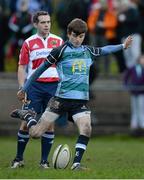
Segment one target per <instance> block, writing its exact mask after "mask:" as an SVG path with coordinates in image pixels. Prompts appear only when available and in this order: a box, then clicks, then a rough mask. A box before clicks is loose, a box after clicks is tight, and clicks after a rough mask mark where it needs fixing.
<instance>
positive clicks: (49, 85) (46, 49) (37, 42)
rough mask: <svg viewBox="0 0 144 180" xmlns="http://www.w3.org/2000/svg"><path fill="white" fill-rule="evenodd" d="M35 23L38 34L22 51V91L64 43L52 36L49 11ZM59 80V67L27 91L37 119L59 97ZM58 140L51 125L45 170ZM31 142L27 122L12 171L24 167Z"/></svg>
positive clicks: (45, 148)
mask: <svg viewBox="0 0 144 180" xmlns="http://www.w3.org/2000/svg"><path fill="white" fill-rule="evenodd" d="M32 20H33V24H34V27H35V28H36V29H37V33H36V34H34V35H32V36H30V37H29V38H28V39H26V40H25V42H24V43H23V46H22V48H21V51H20V56H19V66H18V83H19V88H20V89H21V88H22V87H23V85H24V83H25V81H26V80H27V79H29V77H30V76H31V74H32V73H33V72H34V71H35V70H36V69H37V68H38V67H39V66H40V64H41V63H42V62H43V61H44V60H45V58H46V57H47V56H48V55H49V53H50V51H51V50H52V49H53V48H55V47H58V46H60V45H62V43H63V40H62V39H61V38H60V37H58V36H56V35H54V34H52V33H50V28H51V19H50V16H49V14H48V13H47V12H45V11H38V12H36V13H35V14H34V16H33V19H32ZM58 80H59V77H58V73H57V71H56V68H55V65H53V66H51V67H50V68H49V69H47V70H46V71H45V72H44V73H43V74H42V75H41V76H40V77H39V78H38V79H37V80H36V81H35V82H33V83H32V86H31V87H30V88H29V90H28V92H27V98H28V99H29V100H30V104H29V105H28V107H27V105H26V106H25V105H24V109H25V108H30V109H31V108H33V109H34V110H35V111H36V112H37V119H38V118H39V117H40V115H41V113H43V112H44V110H45V108H46V106H47V103H48V101H49V99H50V98H51V97H52V96H53V95H54V94H55V91H56V88H57V83H58ZM53 139H54V127H53V125H51V126H50V127H49V128H48V129H47V131H46V132H45V133H44V134H43V135H42V137H41V162H40V165H41V167H43V168H48V167H49V165H48V162H47V159H48V154H49V152H50V149H51V146H52V143H53ZM28 140H29V133H28V130H27V127H26V123H25V122H24V121H23V122H22V123H21V125H20V129H19V131H18V140H17V154H16V157H15V159H14V160H13V161H12V165H11V168H17V167H21V166H23V165H24V161H23V154H24V151H25V147H26V145H27V143H28Z"/></svg>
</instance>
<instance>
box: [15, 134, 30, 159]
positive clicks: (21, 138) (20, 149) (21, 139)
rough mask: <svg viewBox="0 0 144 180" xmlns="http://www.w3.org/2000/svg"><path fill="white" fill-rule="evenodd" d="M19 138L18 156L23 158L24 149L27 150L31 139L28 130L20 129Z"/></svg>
mask: <svg viewBox="0 0 144 180" xmlns="http://www.w3.org/2000/svg"><path fill="white" fill-rule="evenodd" d="M17 138H18V139H17V154H16V158H18V159H20V160H23V154H24V150H25V147H26V145H27V143H28V140H29V133H28V132H27V131H22V130H19V131H18V135H17Z"/></svg>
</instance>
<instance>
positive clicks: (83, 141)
mask: <svg viewBox="0 0 144 180" xmlns="http://www.w3.org/2000/svg"><path fill="white" fill-rule="evenodd" d="M88 141H89V137H87V136H84V135H80V136H79V138H78V140H77V143H76V146H75V157H74V161H73V163H80V161H81V159H82V156H83V154H84V152H85V150H86V147H87V144H88Z"/></svg>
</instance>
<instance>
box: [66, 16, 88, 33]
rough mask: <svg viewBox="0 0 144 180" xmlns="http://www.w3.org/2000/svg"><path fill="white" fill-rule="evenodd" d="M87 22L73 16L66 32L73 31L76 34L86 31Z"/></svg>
mask: <svg viewBox="0 0 144 180" xmlns="http://www.w3.org/2000/svg"><path fill="white" fill-rule="evenodd" d="M87 29H88V28H87V23H86V22H85V21H83V20H82V19H79V18H75V19H73V20H72V21H71V22H70V23H69V24H68V26H67V33H71V32H74V33H76V34H77V35H79V34H81V33H86V32H87Z"/></svg>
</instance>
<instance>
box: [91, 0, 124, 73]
mask: <svg viewBox="0 0 144 180" xmlns="http://www.w3.org/2000/svg"><path fill="white" fill-rule="evenodd" d="M117 23H118V22H117V15H116V12H115V9H114V8H113V7H112V1H108V0H107V1H105V0H99V2H96V3H94V4H93V5H92V6H91V11H90V14H89V16H88V28H89V32H90V36H91V37H92V38H91V40H92V41H93V42H92V44H93V45H95V46H98V47H101V46H104V45H106V44H107V45H108V44H118V43H119V42H118V40H117V33H116V31H117ZM115 56H116V57H117V62H118V68H119V72H123V71H124V70H125V65H124V63H122V62H124V59H123V58H122V52H118V53H117V54H115ZM108 59H109V58H108V57H103V60H104V62H103V63H104V72H105V73H109V60H108ZM122 60H123V61H122Z"/></svg>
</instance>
